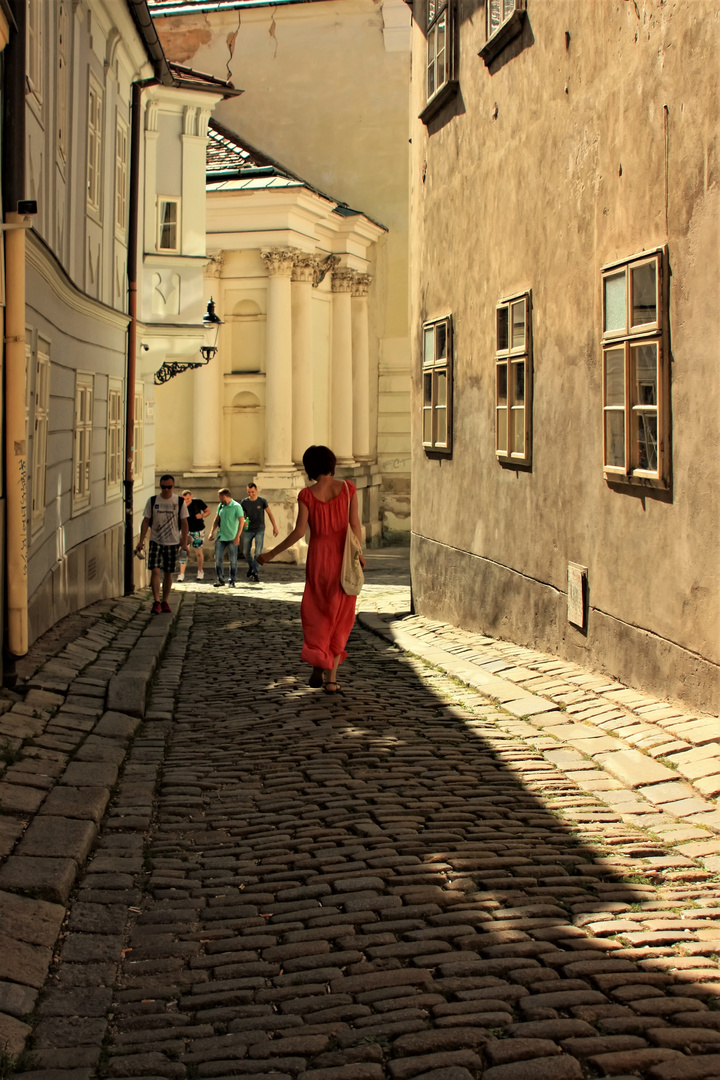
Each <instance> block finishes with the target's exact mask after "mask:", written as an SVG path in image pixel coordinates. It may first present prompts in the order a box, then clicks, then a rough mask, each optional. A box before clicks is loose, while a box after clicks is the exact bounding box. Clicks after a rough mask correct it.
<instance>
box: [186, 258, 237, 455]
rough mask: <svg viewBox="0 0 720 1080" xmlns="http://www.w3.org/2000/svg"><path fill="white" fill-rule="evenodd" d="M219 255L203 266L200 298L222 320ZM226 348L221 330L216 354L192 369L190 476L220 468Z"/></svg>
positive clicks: (220, 261)
mask: <svg viewBox="0 0 720 1080" xmlns="http://www.w3.org/2000/svg"><path fill="white" fill-rule="evenodd" d="M222 266H223V254H222V252H221V251H220V252H217V253H216V254H215V255H212V256H211V257H210V262H209V263H208V265H207V266H206V267H205V286H204V294H203V295H204V296H207V298H208V299H209V298H210V296H212V297H213V298H214V300H215V303H216V305H217V307H218V309H219V311H218V314H220V315H221V317H222V295H221V290H222V286H221V281H220V277H221V274H222ZM223 348H225V349H229V348H230V334H229V333H228V332H227V328H226V337H225V340H224V341H223V334H222V330H221V331H220V335H219V337H218V352H217V353H216V355H215V356H214V357H213V358H212V360H211V361H210V362H209V363H208V364H206V365H205V366H204V367H200V368H196V369H195V371H194V372H193V373H192V380H193V464H192V472H193V473H201V474H203V473H210V474H216V473H217V472H218V471H219V469H220V440H221V436H222V423H223V408H222V405H223V403H222V388H223V354H222V349H223Z"/></svg>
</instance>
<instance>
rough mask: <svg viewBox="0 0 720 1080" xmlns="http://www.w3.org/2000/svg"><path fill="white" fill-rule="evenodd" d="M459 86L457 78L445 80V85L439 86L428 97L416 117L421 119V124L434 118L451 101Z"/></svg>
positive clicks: (427, 122)
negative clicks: (433, 93)
mask: <svg viewBox="0 0 720 1080" xmlns="http://www.w3.org/2000/svg"><path fill="white" fill-rule="evenodd" d="M459 88H460V83H459V82H458V81H457V79H450V80H449V81H448V82H446V83H445V85H444V86H441V87H440V89H439V90H438V91H437V93H436V94H435V95H434V96H433V97H431V98H430V100H429V101H428V103H427V105H426V106H425V108H424V109H423V111H422V112H421V113H420V116H419V117H418V119H419V120H422V122H423V124H429V123H430V121H431V120H434V119H435V117H436V116H437V114H438V113H439V112H440V110H441V109H443V108H444V107H445V106H446V105H447V103H448V102H449V101H452V99H453V98H454V97H455V95H456V94H457V92H458V89H459Z"/></svg>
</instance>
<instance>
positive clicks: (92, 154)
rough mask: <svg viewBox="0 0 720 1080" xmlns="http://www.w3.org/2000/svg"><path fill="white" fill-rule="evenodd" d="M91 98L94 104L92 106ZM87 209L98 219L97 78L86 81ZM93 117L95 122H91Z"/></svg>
mask: <svg viewBox="0 0 720 1080" xmlns="http://www.w3.org/2000/svg"><path fill="white" fill-rule="evenodd" d="M93 98H95V99H96V106H95V107H94V108H93ZM87 100H88V115H87V121H88V139H87V178H86V182H87V201H86V205H87V211H88V213H89V214H90V215H91V216H92V217H94V218H95V219H96V220H98V221H99V220H100V214H101V210H102V156H103V90H102V87H101V86H100V84H99V82H98V81H97V79H95V78H93V76H92V75H91V76H90V79H89V82H88V97H87ZM93 119H94V120H95V124H93Z"/></svg>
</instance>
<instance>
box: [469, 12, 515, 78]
mask: <svg viewBox="0 0 720 1080" xmlns="http://www.w3.org/2000/svg"><path fill="white" fill-rule="evenodd" d="M524 22H525V12H524V11H518V10H517V9H516V10H515V11H513V13H512V15H511V16H510V18H509V19H506V20H505V22H504V23H503V24H502V26H501V27H500V28H499V29H498V30H496V31H495V33H494V34H493V36H492V37H491V38H490V40H489V41H488V42H486V44H485V45H484V46H483V47H482V49H481V50H480V52H479V53H478V56H479V57H480V59H481V60H484V61H485V67H490V65H491V64H492V62H493V60H494V59H495V58H496V57H497V56H499V55H500V53H501V52H502V51H503V49H504V48H505V46H506V45H509V44H510V42H511V41H513V40H514V39H515V38H516V37H517V36H518V34H519V33H521V31H522V28H523V23H524Z"/></svg>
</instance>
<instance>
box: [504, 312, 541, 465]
mask: <svg viewBox="0 0 720 1080" xmlns="http://www.w3.org/2000/svg"><path fill="white" fill-rule="evenodd" d="M530 331H531V326H530V293H522V294H521V295H519V296H514V297H511V298H510V299H508V300H501V302H500V303H499V304H498V306H497V310H496V313H495V453H496V454H497V457H498V460H499V461H501V462H515V463H517V464H522V465H529V464H530V456H531V453H530V451H531V439H530V435H531V430H530V428H531V420H532V409H531V400H530V398H531V393H530V391H531V383H532V334H531V332H530Z"/></svg>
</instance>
